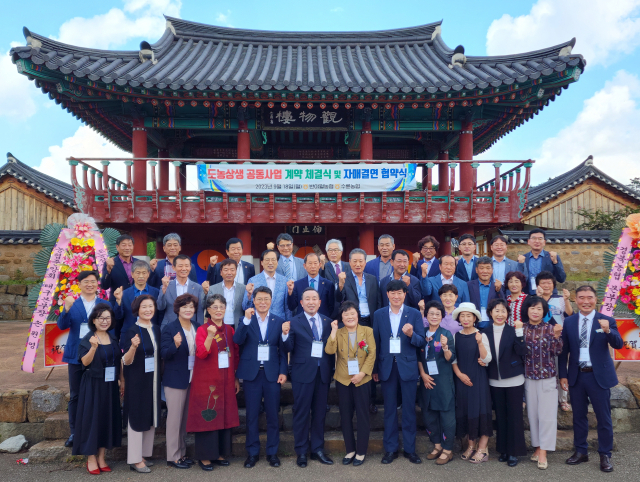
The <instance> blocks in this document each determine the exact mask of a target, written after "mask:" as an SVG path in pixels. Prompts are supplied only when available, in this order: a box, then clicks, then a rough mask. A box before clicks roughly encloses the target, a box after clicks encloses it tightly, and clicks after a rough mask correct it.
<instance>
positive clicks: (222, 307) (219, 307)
mask: <svg viewBox="0 0 640 482" xmlns="http://www.w3.org/2000/svg"><path fill="white" fill-rule="evenodd" d="M207 309H208V310H211V311H225V310H226V309H227V307H226V306H216V305H212V306H210V307H209V308H207Z"/></svg>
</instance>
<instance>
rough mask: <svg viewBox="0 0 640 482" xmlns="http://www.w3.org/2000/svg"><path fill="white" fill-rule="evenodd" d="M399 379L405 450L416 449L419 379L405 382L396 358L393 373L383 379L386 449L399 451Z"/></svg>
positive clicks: (387, 450) (386, 450) (411, 451)
mask: <svg viewBox="0 0 640 482" xmlns="http://www.w3.org/2000/svg"><path fill="white" fill-rule="evenodd" d="M398 381H400V388H401V392H402V443H403V446H404V451H405V452H407V453H410V454H412V453H414V452H415V451H416V393H417V390H418V380H412V381H410V382H405V381H403V380H402V379H401V378H400V373H399V372H398V364H397V362H396V361H395V360H394V361H393V367H392V368H391V374H390V375H389V378H388V379H387V380H386V381H381V382H380V385H381V386H382V396H383V397H384V451H385V452H397V451H398V447H399V442H398V411H397V408H398V405H397V403H398Z"/></svg>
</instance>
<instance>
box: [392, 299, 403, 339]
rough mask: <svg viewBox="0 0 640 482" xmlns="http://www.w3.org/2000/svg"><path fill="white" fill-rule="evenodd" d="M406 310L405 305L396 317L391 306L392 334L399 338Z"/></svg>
mask: <svg viewBox="0 0 640 482" xmlns="http://www.w3.org/2000/svg"><path fill="white" fill-rule="evenodd" d="M403 309H404V305H402V306H401V307H400V311H398V314H397V315H396V314H395V313H394V312H393V311H392V310H391V306H389V320H390V321H391V334H392V335H393V336H399V333H400V319H401V318H402V310H403Z"/></svg>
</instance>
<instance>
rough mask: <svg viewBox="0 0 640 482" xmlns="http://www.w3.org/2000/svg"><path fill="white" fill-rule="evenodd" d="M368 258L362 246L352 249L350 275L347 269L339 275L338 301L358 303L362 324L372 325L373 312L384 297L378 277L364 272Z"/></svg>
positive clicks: (379, 305) (338, 302) (380, 304)
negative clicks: (381, 294) (381, 293)
mask: <svg viewBox="0 0 640 482" xmlns="http://www.w3.org/2000/svg"><path fill="white" fill-rule="evenodd" d="M366 259H367V253H365V252H364V250H362V249H360V248H356V249H353V250H351V253H349V266H350V267H351V272H350V273H349V276H347V273H346V272H345V271H343V272H342V273H340V274H339V275H338V291H336V302H337V304H338V305H339V304H340V303H342V302H343V301H353V302H354V303H356V304H357V305H358V306H359V310H360V324H361V325H363V326H369V327H371V325H372V317H373V314H374V313H375V312H376V310H377V309H378V308H380V307H381V306H382V297H381V296H380V288H379V287H378V281H377V280H376V277H375V276H374V275H372V274H368V273H365V272H364V269H365V265H366ZM338 321H339V320H338ZM339 324H340V323H339ZM340 326H342V325H340Z"/></svg>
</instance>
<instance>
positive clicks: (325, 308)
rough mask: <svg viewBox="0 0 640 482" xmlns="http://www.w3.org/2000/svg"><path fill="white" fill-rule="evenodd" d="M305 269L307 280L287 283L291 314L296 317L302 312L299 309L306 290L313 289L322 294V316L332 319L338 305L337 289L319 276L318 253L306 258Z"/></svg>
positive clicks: (310, 254)
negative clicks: (336, 298) (336, 299)
mask: <svg viewBox="0 0 640 482" xmlns="http://www.w3.org/2000/svg"><path fill="white" fill-rule="evenodd" d="M304 269H305V271H306V272H307V276H306V277H305V278H302V279H299V280H298V281H293V280H289V281H287V290H288V295H287V306H288V307H289V310H291V314H292V315H295V314H296V313H297V312H298V311H300V310H298V307H299V306H300V300H301V299H302V293H304V290H306V289H307V288H313V289H314V290H317V291H318V294H320V310H319V311H320V314H322V315H324V316H328V317H329V318H331V315H332V314H333V312H334V309H335V305H336V302H335V296H336V289H335V287H334V286H333V283H331V282H330V281H329V280H327V279H324V278H323V277H322V276H320V275H319V274H318V273H319V272H320V258H319V257H318V255H317V254H316V253H309V254H307V255H306V256H305V257H304Z"/></svg>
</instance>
